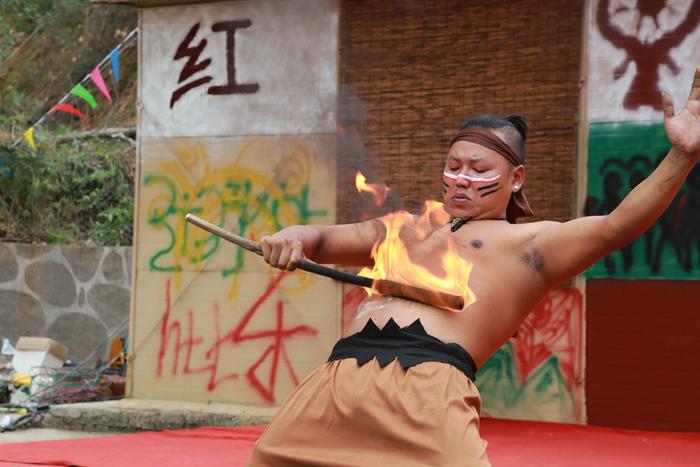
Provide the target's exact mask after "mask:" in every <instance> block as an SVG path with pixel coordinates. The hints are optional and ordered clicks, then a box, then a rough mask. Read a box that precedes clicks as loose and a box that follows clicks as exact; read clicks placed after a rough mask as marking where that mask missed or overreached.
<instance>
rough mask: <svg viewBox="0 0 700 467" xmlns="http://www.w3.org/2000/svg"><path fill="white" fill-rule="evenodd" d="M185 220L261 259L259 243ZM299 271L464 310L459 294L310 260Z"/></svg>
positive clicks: (190, 218)
mask: <svg viewBox="0 0 700 467" xmlns="http://www.w3.org/2000/svg"><path fill="white" fill-rule="evenodd" d="M185 220H186V221H187V222H189V223H190V224H192V225H195V226H197V227H199V228H200V229H203V230H206V231H207V232H209V233H211V234H214V235H216V236H217V237H220V238H223V239H224V240H227V241H229V242H231V243H235V244H236V245H238V246H240V247H242V248H245V249H246V250H248V251H250V252H253V253H255V254H257V255H260V256H262V254H263V252H262V248H261V247H260V244H259V243H258V242H255V241H253V240H250V239H248V238H245V237H241V236H240V235H236V234H234V233H232V232H229V231H228V230H224V229H222V228H221V227H219V226H218V225H214V224H212V223H211V222H207V221H205V220H204V219H201V218H199V217H197V216H195V215H194V214H187V215H186V216H185ZM299 269H302V270H304V271H308V272H313V273H314V274H318V275H320V276H324V277H329V278H331V279H335V280H337V281H341V282H347V283H349V284H355V285H360V286H362V287H369V288H371V289H374V290H376V291H377V292H379V293H380V294H382V295H392V296H394V297H400V298H405V299H408V300H412V301H414V302H419V303H425V304H427V305H432V306H436V307H439V308H445V309H448V310H452V311H460V310H462V308H464V298H463V297H460V296H459V295H453V294H449V293H445V292H436V291H433V290H428V289H422V288H420V287H414V286H412V285H408V284H402V283H400V282H394V281H390V280H386V279H372V278H369V277H365V276H360V275H358V274H351V273H348V272H343V271H338V270H336V269H333V268H329V267H326V266H321V265H320V264H316V263H314V262H312V261H307V260H302V261H301V264H300V265H299Z"/></svg>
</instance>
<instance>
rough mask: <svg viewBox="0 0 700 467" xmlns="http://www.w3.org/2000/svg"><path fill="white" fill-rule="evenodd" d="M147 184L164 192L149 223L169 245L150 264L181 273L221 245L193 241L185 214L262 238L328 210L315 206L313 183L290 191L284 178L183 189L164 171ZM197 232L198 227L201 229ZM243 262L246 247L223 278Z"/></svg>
mask: <svg viewBox="0 0 700 467" xmlns="http://www.w3.org/2000/svg"><path fill="white" fill-rule="evenodd" d="M143 183H144V186H145V187H157V188H162V189H163V192H162V194H160V195H159V196H157V197H154V199H152V200H151V203H150V204H149V212H148V213H147V221H148V224H149V225H150V226H152V227H154V228H155V229H162V230H164V231H165V232H167V234H168V241H167V245H166V246H164V247H162V248H159V249H158V251H156V253H155V254H153V256H152V257H151V258H150V260H149V266H150V269H151V270H153V271H160V272H180V271H182V270H183V263H190V264H200V263H202V262H203V261H206V260H207V259H208V258H210V257H211V256H212V255H213V254H214V253H215V252H216V251H217V250H218V248H219V246H220V245H221V239H220V238H219V237H217V236H215V235H207V236H206V237H204V238H203V239H202V238H200V239H197V240H192V238H193V236H192V232H190V229H191V228H194V227H191V226H190V225H189V224H188V223H187V222H185V216H186V215H187V213H193V214H196V215H199V216H203V217H205V218H206V219H207V220H208V221H210V222H212V223H214V224H217V225H219V226H220V227H225V226H228V228H230V226H231V225H232V224H233V225H235V226H236V228H235V229H233V230H234V231H235V233H237V234H238V235H241V236H244V237H251V236H253V237H257V238H259V237H260V236H261V235H262V234H263V233H265V234H267V233H272V232H275V231H277V230H280V229H282V228H283V227H285V226H287V225H291V224H308V223H309V221H310V220H311V219H313V218H317V217H324V216H326V215H327V211H326V210H323V209H311V208H310V206H309V187H308V185H303V186H301V187H299V188H297V189H296V192H291V191H288V190H287V187H286V185H285V184H284V183H274V182H270V183H274V185H269V184H268V186H260V185H256V184H255V183H254V182H253V181H252V180H249V179H246V178H239V179H235V180H224V181H220V180H219V179H215V181H214V182H212V183H211V184H206V183H205V184H204V185H203V186H202V185H201V184H200V186H197V187H196V189H193V188H190V189H187V188H182V187H180V186H178V184H177V183H176V181H175V180H174V179H173V178H171V177H169V176H167V175H163V174H158V175H146V176H145V177H144V179H143ZM198 233H199V232H198ZM244 265H245V255H244V253H243V250H242V249H240V248H237V249H236V251H235V254H234V255H233V264H232V265H231V266H229V267H226V268H223V269H222V270H221V274H222V276H223V277H227V276H230V275H232V274H236V273H238V272H240V271H241V269H243V267H244Z"/></svg>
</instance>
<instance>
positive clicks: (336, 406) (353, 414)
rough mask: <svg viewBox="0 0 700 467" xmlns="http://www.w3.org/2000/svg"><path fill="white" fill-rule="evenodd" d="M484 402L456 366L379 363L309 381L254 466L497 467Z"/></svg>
mask: <svg viewBox="0 0 700 467" xmlns="http://www.w3.org/2000/svg"><path fill="white" fill-rule="evenodd" d="M480 412H481V398H480V396H479V392H478V390H477V389H476V386H475V385H474V383H472V381H470V380H469V378H467V377H466V376H465V375H464V374H463V373H462V372H460V371H459V370H457V369H456V368H454V367H453V366H451V365H448V364H445V363H438V362H425V363H421V364H419V365H416V366H413V367H410V368H408V369H404V368H402V367H401V365H400V364H399V362H398V361H397V360H394V361H393V362H391V363H389V364H388V365H386V366H385V367H383V368H382V367H380V366H379V363H378V362H377V359H376V358H374V359H372V360H371V361H369V362H367V363H366V364H364V365H363V366H358V365H357V361H356V360H355V359H354V358H347V359H343V360H335V361H332V362H329V363H326V364H325V365H323V366H322V367H320V368H318V369H317V370H315V371H314V372H313V373H311V374H310V375H309V376H308V377H306V378H305V379H304V380H303V381H302V382H301V384H300V385H299V386H298V387H297V388H296V389H295V390H294V392H293V393H292V395H291V396H290V397H289V399H288V400H287V402H286V403H285V404H284V405H283V406H282V407H281V408H280V411H279V412H278V413H277V415H276V416H275V418H274V419H273V420H272V422H271V423H270V425H269V426H268V428H267V430H265V432H264V433H263V435H262V436H261V437H260V439H259V440H258V442H257V443H256V445H255V449H254V451H253V455H252V457H251V459H250V462H249V465H250V466H254V467H257V466H275V467H282V466H348V467H349V466H381V467H394V466H418V465H420V466H424V465H436V466H489V465H491V464H490V463H489V460H488V457H487V455H486V442H485V441H484V440H482V439H481V436H480V435H479V413H480Z"/></svg>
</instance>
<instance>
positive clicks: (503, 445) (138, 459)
mask: <svg viewBox="0 0 700 467" xmlns="http://www.w3.org/2000/svg"><path fill="white" fill-rule="evenodd" d="M262 430H263V427H247V428H199V429H196V430H178V431H164V432H160V433H153V432H146V433H134V434H126V435H113V436H104V437H99V438H83V439H68V440H60V441H35V442H31V443H17V444H4V445H0V466H9V465H13V466H15V465H20V466H27V465H54V466H65V465H78V466H100V467H102V466H124V465H127V466H129V467H137V466H242V465H245V462H246V460H247V458H248V455H249V454H250V452H251V450H252V448H253V443H254V442H255V440H256V439H257V438H258V436H260V433H262ZM482 435H483V437H484V438H485V439H486V440H487V441H488V442H489V450H488V452H489V456H490V458H491V461H492V463H493V465H494V466H496V467H520V466H530V465H532V466H550V465H551V466H557V467H579V466H587V467H588V466H600V467H609V466H635V467H646V466H649V467H652V466H653V467H659V466H697V465H700V434H695V433H659V432H649V431H632V430H616V429H612V428H600V427H590V426H589V427H586V426H578V425H562V424H556V423H537V422H519V421H509V420H494V419H483V420H482ZM0 436H2V435H0ZM387 467H389V466H387Z"/></svg>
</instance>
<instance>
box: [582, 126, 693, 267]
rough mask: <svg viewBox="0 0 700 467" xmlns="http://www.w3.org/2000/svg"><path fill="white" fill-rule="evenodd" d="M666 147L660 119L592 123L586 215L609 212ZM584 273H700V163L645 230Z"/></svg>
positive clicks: (644, 175) (655, 161) (661, 155)
mask: <svg viewBox="0 0 700 467" xmlns="http://www.w3.org/2000/svg"><path fill="white" fill-rule="evenodd" d="M669 148H670V144H669V142H668V139H667V138H666V133H665V131H664V127H663V123H658V122H653V123H639V122H622V123H593V124H591V125H590V131H589V142H588V197H587V199H586V204H585V208H584V211H585V212H584V214H586V215H604V214H608V213H610V212H611V211H612V210H613V209H615V207H617V205H618V204H619V203H620V201H622V199H623V198H624V197H625V196H626V195H627V193H629V192H630V191H631V190H632V189H633V188H634V187H635V186H637V185H638V184H639V183H640V182H641V181H643V180H644V179H645V178H646V177H647V176H648V175H649V174H650V173H651V172H652V171H653V170H654V168H655V167H656V166H657V165H658V164H659V162H660V161H661V160H662V158H663V157H664V156H665V155H666V153H667V152H668V150H669ZM586 276H587V277H596V278H598V277H619V278H641V279H650V278H663V279H700V167H697V166H696V168H695V169H693V171H692V172H691V173H690V175H689V176H688V179H687V180H686V182H685V184H684V185H683V187H682V188H681V191H680V192H679V193H678V195H677V196H676V197H675V199H674V200H673V203H672V204H671V206H670V207H669V208H668V209H667V211H666V212H665V213H664V214H663V215H662V216H661V218H660V219H659V220H658V221H657V222H656V224H654V226H652V227H651V228H650V229H649V230H648V231H647V232H646V233H645V234H644V235H642V236H641V237H640V238H639V239H637V240H635V241H634V242H632V243H631V244H629V245H627V246H625V247H624V248H622V249H620V250H618V251H615V252H613V253H612V254H610V255H608V256H607V257H605V258H604V259H602V260H601V261H599V262H598V263H596V264H594V265H593V266H592V267H591V268H589V269H588V271H586Z"/></svg>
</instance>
